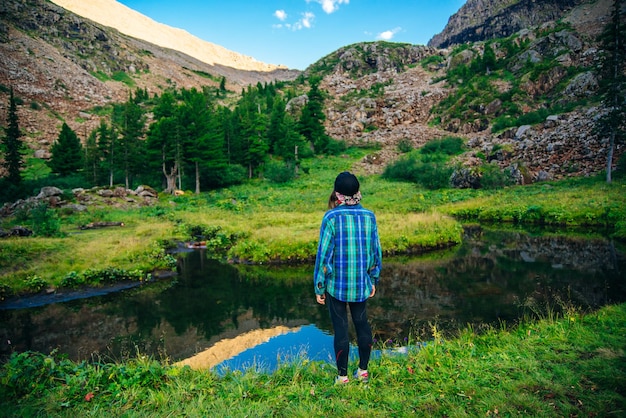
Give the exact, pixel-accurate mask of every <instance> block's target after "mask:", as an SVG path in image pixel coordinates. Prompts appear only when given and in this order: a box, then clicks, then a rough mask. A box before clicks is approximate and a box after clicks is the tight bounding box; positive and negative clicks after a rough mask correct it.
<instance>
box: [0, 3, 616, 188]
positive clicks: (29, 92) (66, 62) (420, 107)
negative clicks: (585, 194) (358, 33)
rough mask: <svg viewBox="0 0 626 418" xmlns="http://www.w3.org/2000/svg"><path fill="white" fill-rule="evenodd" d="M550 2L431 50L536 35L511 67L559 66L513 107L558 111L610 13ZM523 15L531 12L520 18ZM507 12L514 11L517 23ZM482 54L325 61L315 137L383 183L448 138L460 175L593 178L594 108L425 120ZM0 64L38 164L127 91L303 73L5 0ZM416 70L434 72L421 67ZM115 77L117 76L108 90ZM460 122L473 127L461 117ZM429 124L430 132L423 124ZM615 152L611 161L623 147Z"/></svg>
mask: <svg viewBox="0 0 626 418" xmlns="http://www.w3.org/2000/svg"><path fill="white" fill-rule="evenodd" d="M60 1H61V0H59V2H60ZM63 1H70V0H63ZM99 2H104V0H99ZM75 3H77V4H80V3H81V2H78V1H76V2H75ZM97 3H98V2H96V3H93V4H97ZM553 3H554V4H557V5H561V6H562V4H565V3H567V4H569V6H567V7H565V8H562V10H561V9H559V8H558V7H557V9H559V10H560V11H559V13H558V16H557V15H555V13H556V12H554V10H556V9H554V8H552V9H549V10H552V11H553V12H546V10H547V9H545V8H546V7H547V6H546V4H547V3H545V2H526V1H521V2H513V1H507V2H496V1H491V0H484V1H479V0H470V1H468V3H467V4H466V5H465V6H464V7H463V8H462V9H461V10H460V11H459V13H458V14H457V15H455V16H453V17H452V18H451V20H450V24H449V25H448V26H447V27H446V29H445V30H444V31H443V32H442V34H440V35H437V36H436V37H435V38H433V41H431V44H433V45H434V44H438V45H443V44H446V45H448V44H453V43H455V42H457V41H459V40H462V39H465V38H464V36H466V35H467V34H469V33H472V34H473V35H471V36H473V37H475V39H476V41H482V40H484V39H490V38H491V37H493V36H500V34H505V33H508V32H510V31H512V30H517V28H519V27H521V26H524V25H530V24H536V25H535V26H529V27H524V28H523V29H522V30H520V31H518V32H515V33H516V34H517V35H515V37H516V39H517V41H514V42H518V43H522V42H523V43H524V45H527V44H528V46H526V47H525V48H526V49H524V51H523V52H522V53H520V55H519V56H518V57H517V59H518V61H519V62H520V63H521V62H526V61H527V60H533V61H536V62H537V63H538V64H541V63H554V62H556V63H557V65H555V66H554V67H550V68H549V71H546V72H545V73H541V75H540V76H536V75H534V76H532V77H530V76H529V75H528V74H524V72H523V68H522V69H519V74H516V77H517V76H519V78H520V79H523V80H524V83H523V84H522V85H521V87H520V88H521V89H522V90H523V92H524V95H526V96H528V97H530V98H531V100H535V102H532V101H529V102H528V103H523V104H521V106H522V108H524V109H525V110H526V111H534V110H537V106H541V102H540V101H539V99H540V98H541V97H542V95H546V94H550V95H553V96H554V100H561V99H560V97H559V95H563V96H564V98H563V100H565V101H567V100H570V99H567V97H570V98H571V100H578V99H579V98H580V97H585V96H589V95H593V92H594V89H597V85H596V84H594V78H593V75H592V72H591V69H592V67H593V65H594V62H595V61H594V60H595V57H596V55H597V44H596V42H595V37H596V35H597V33H598V31H599V30H600V29H601V28H602V27H603V26H604V24H605V23H606V21H607V16H608V14H609V10H610V5H611V3H612V2H611V0H597V1H576V0H571V1H569V2H565V3H561V2H551V3H550V4H553ZM570 3H571V4H570ZM533 4H535V6H536V8H533V7H531V6H532V5H533ZM504 6H506V7H509V8H508V9H507V8H506V7H504ZM522 6H524V7H522ZM510 7H516V8H517V9H515V10H517V14H515V13H512V12H511V10H512V9H510ZM505 10H508V12H505ZM509 15H510V16H511V20H510V22H508V23H507V20H506V18H507V16H509ZM522 16H523V18H522ZM496 17H497V19H496ZM553 17H560V18H561V19H562V20H563V21H565V22H569V24H570V26H569V29H563V30H560V29H559V28H556V24H555V22H554V21H549V19H550V18H553ZM494 19H495V20H494ZM546 19H548V20H546ZM481 22H482V23H481ZM494 22H500V23H501V25H500V26H499V27H500V28H501V29H499V32H498V31H496V32H493V33H492V32H489V31H486V30H485V28H486V26H485V25H487V26H491V25H492V24H494ZM500 23H499V24H500ZM505 23H507V24H506V25H505ZM509 23H510V24H509ZM481 25H482V26H481ZM496 26H497V25H496ZM505 27H506V29H504V28H505ZM481 28H482V29H481ZM494 28H495V26H494ZM459 34H466V35H462V36H461V35H459ZM467 36H469V35H467ZM472 39H474V38H472ZM455 40H456V41H455ZM495 47H496V53H497V54H500V56H501V57H502V56H505V55H506V54H507V51H506V49H504V47H499V46H498V44H496V45H495ZM483 50H484V44H483V43H482V42H476V43H471V44H467V48H465V49H464V50H463V51H461V52H458V51H455V50H454V49H452V48H438V47H434V46H418V45H410V44H395V43H386V42H375V43H362V44H355V45H348V46H346V47H343V48H340V49H339V50H338V51H336V52H334V53H332V54H329V55H328V56H326V57H322V58H321V59H320V60H319V61H318V62H317V63H316V64H314V65H312V66H311V67H310V68H309V69H307V71H306V72H305V75H309V74H317V75H320V76H321V77H322V83H321V88H322V89H324V90H325V91H326V92H327V96H328V100H327V103H326V115H327V121H326V130H327V132H328V134H329V135H330V136H332V137H334V138H337V139H341V140H344V141H346V142H349V143H360V144H363V143H376V144H379V146H380V151H378V152H376V153H374V154H372V155H370V156H368V157H367V158H365V159H364V160H363V161H362V162H361V163H360V164H359V168H358V169H359V170H361V171H362V172H364V173H380V172H382V170H383V168H384V166H385V164H386V163H388V162H390V161H393V160H394V159H396V158H397V157H398V156H399V155H400V152H399V150H398V144H399V143H400V142H401V141H404V142H406V141H408V142H410V143H411V144H412V145H413V146H415V147H418V146H420V145H422V144H424V143H426V142H427V141H429V140H432V139H435V138H441V137H445V136H450V135H455V136H461V137H463V138H465V139H466V140H467V143H468V144H469V145H470V147H471V149H470V151H469V152H468V153H466V155H465V156H463V159H462V161H460V162H459V163H460V164H464V165H466V166H469V167H471V166H472V165H473V164H476V163H477V161H478V159H477V158H476V156H477V155H481V154H482V155H487V156H488V157H489V159H490V160H493V161H495V162H497V163H498V164H499V165H500V166H501V167H502V168H508V167H514V168H515V167H524V172H523V173H522V172H521V171H520V170H518V174H519V180H520V181H535V180H541V179H548V178H560V177H563V176H568V175H588V174H591V173H595V172H600V171H602V170H603V169H604V164H605V158H604V155H605V144H604V143H603V141H602V139H601V138H597V137H596V136H595V135H594V134H593V129H592V128H593V121H594V118H596V117H597V115H598V114H599V112H600V111H601V109H599V108H598V107H596V106H594V105H593V103H591V104H590V105H589V106H587V107H582V108H580V107H579V108H577V109H576V110H574V111H571V112H568V113H565V114H560V115H554V116H551V117H549V118H548V119H546V121H545V122H544V123H542V124H538V125H534V126H532V127H531V126H516V127H512V128H509V129H507V130H505V131H503V132H496V133H492V132H491V130H490V129H489V128H490V125H489V123H490V122H489V121H490V120H491V119H489V118H490V117H492V116H495V115H497V114H498V112H501V111H502V109H501V107H502V106H501V105H500V108H499V107H498V103H497V102H496V101H491V102H485V103H482V102H480V99H478V100H479V101H477V102H476V103H472V104H470V105H469V106H466V108H467V112H466V114H464V117H465V119H464V120H462V119H459V118H458V117H456V116H454V115H448V114H445V112H444V114H441V115H439V116H435V115H434V113H433V109H436V108H437V107H438V106H439V105H440V104H441V103H442V101H443V100H446V98H448V97H451V95H454V94H455V91H456V90H457V87H455V86H454V85H453V84H451V83H449V82H447V81H445V80H444V77H445V74H446V71H447V70H448V69H450V68H453V67H454V66H455V65H459V62H460V63H464V62H465V63H469V62H470V61H471V60H472V59H473V58H475V57H477V56H480V54H482V53H483ZM0 55H1V56H2V60H0V118H2V120H6V116H3V115H6V107H7V103H8V89H9V87H12V88H13V89H14V91H15V93H16V95H17V96H18V97H19V98H20V100H21V102H22V105H21V106H19V110H18V111H19V118H20V126H21V127H22V129H23V130H24V131H25V132H26V133H27V136H26V142H27V143H28V145H29V147H30V149H31V152H32V154H34V155H35V156H38V157H45V156H46V155H47V154H46V152H47V149H48V147H49V145H50V144H51V143H52V141H54V140H55V139H56V137H57V136H58V132H59V127H60V125H61V123H62V121H65V122H67V123H68V124H69V125H70V127H71V128H72V129H74V131H76V132H77V133H78V134H79V136H80V137H81V138H85V137H86V136H87V135H88V133H89V132H91V130H92V129H94V128H95V127H96V126H97V125H98V124H99V120H100V118H99V116H98V111H97V110H98V108H99V107H102V106H105V105H106V104H107V103H110V102H112V101H116V102H123V101H125V100H126V99H127V98H128V94H129V92H130V91H131V90H132V89H134V88H137V87H138V88H142V89H143V88H145V89H147V90H148V91H149V92H150V94H153V93H158V92H160V91H162V90H163V89H165V88H169V87H172V86H175V87H178V88H181V87H185V88H191V87H201V86H204V85H209V86H217V85H219V82H220V80H221V78H222V77H226V80H227V87H228V88H229V89H230V90H231V91H234V92H238V91H241V87H242V86H245V85H247V84H256V83H257V82H262V83H263V82H269V81H273V80H287V81H288V80H294V79H295V78H296V77H297V76H298V75H299V74H300V72H298V71H291V70H286V69H277V70H274V71H270V72H268V71H243V70H240V69H237V68H233V67H229V66H225V65H220V64H217V63H215V64H209V63H207V62H204V61H201V60H200V59H198V58H194V57H192V56H190V55H187V54H184V53H182V52H180V51H176V50H173V49H169V48H165V47H163V46H157V45H155V44H154V43H152V42H149V41H147V40H141V39H137V38H134V37H131V36H128V35H125V34H123V33H120V32H119V31H118V30H115V29H111V28H108V27H105V26H102V25H100V24H97V23H95V22H93V21H90V20H88V19H85V18H83V17H79V16H77V15H76V14H74V13H72V12H69V11H68V10H66V9H63V8H61V7H59V6H58V5H56V4H53V3H50V2H48V1H45V0H4V1H3V2H2V3H1V4H0ZM425 59H426V60H429V61H430V60H432V61H431V62H432V63H431V64H430V65H428V66H422V65H421V64H420V63H421V62H423V60H425ZM568 69H577V71H578V72H580V74H581V75H580V77H577V78H575V79H572V78H571V77H570V78H568V77H569V76H568V73H569V72H570V70H568ZM120 74H122V75H126V76H127V78H126V79H122V80H121V81H116V75H120ZM524 77H526V78H524ZM129 79H130V80H131V82H132V84H129V82H128V80H129ZM495 84H497V85H496V88H497V89H498V90H500V91H501V92H506V91H507V90H509V89H511V85H510V83H509V82H507V81H506V80H502V81H500V82H497V83H495ZM563 84H565V87H563V86H562V85H563ZM565 96H567V97H565ZM300 99H305V98H300ZM456 106H457V104H454V106H451V107H456ZM468 112H474V113H475V116H472V115H471V114H470V115H469V116H468V115H467V113H468ZM490 112H493V113H490ZM435 117H438V118H440V120H441V123H439V124H434V123H433V121H434V118H435ZM617 151H618V152H617V154H616V158H617V157H618V156H619V155H620V154H621V153H622V152H623V150H622V149H618V150H617Z"/></svg>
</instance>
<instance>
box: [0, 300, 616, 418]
mask: <svg viewBox="0 0 626 418" xmlns="http://www.w3.org/2000/svg"><path fill="white" fill-rule="evenodd" d="M624 323H626V304H622V305H619V306H608V307H604V308H602V309H601V310H599V311H597V312H593V313H583V312H570V314H569V315H566V316H555V317H545V318H543V319H541V320H538V321H523V322H522V323H520V324H519V325H518V326H516V327H513V328H510V329H504V328H503V329H500V330H496V329H489V330H487V331H486V332H484V333H481V334H477V333H475V332H474V331H473V330H472V329H471V328H468V329H466V330H463V331H462V332H460V333H459V334H458V335H456V336H444V335H442V334H441V333H440V332H439V331H438V330H437V327H436V325H433V327H432V334H433V337H432V339H431V340H430V341H428V342H426V344H424V345H422V346H421V347H420V348H419V349H415V350H408V352H407V353H406V354H403V355H400V354H394V352H393V351H391V350H387V351H383V354H382V356H381V357H379V358H375V359H373V360H372V361H371V362H370V367H369V371H370V375H371V379H370V383H369V384H367V385H363V384H359V383H357V382H350V383H349V384H348V385H342V386H336V385H334V384H333V378H334V375H335V368H334V365H331V364H329V363H326V362H319V361H316V362H311V361H309V360H307V359H306V357H301V358H298V359H294V361H291V362H288V363H283V364H281V365H280V366H279V368H278V369H277V370H276V371H275V372H274V373H272V374H267V373H259V372H256V371H254V370H249V371H247V372H229V373H226V374H225V375H224V376H222V377H220V376H218V375H216V374H215V373H213V372H211V371H207V370H192V369H190V368H188V367H184V368H181V367H179V366H173V365H169V364H167V362H165V363H160V362H157V361H155V360H154V359H150V358H147V357H142V356H139V357H138V358H136V359H134V360H131V361H129V362H126V363H120V364H112V363H102V362H99V361H95V362H92V363H86V362H83V363H79V364H76V363H73V362H71V361H68V360H65V359H63V358H62V356H59V355H58V354H56V353H51V354H49V355H46V354H39V353H22V354H15V355H14V356H12V357H11V359H10V360H9V361H8V362H7V363H6V364H4V365H3V366H2V367H1V368H0V385H1V386H0V388H1V389H2V391H0V408H1V410H2V411H3V415H4V416H7V417H18V416H20V417H21V416H59V417H70V416H72V417H73V416H96V417H100V416H102V417H104V416H126V417H148V416H150V417H161V416H163V417H165V416H209V415H211V416H212V415H216V414H219V415H220V416H228V417H243V416H268V417H269V416H272V417H274V416H296V417H312V416H314V417H318V416H319V417H322V416H342V417H344V416H345V417H348V416H350V417H352V416H375V417H377V416H380V417H383V416H384V417H388V416H413V415H415V416H486V417H499V416H531V417H563V416H621V415H623V413H624V411H625V410H626V392H624V390H623V388H624V387H626V361H625V360H626V357H625V354H624V349H623V347H624V346H626V334H624V333H623V332H622V331H623V324H624ZM382 348H384V347H382ZM96 360H97V359H96ZM351 366H352V367H356V364H352V365H351Z"/></svg>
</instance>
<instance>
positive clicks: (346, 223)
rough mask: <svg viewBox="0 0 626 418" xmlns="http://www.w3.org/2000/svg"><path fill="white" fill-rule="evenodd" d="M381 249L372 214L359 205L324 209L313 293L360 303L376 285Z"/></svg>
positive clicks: (380, 266)
mask: <svg viewBox="0 0 626 418" xmlns="http://www.w3.org/2000/svg"><path fill="white" fill-rule="evenodd" d="M381 269H382V250H381V248H380V240H379V238H378V226H377V225H376V217H375V216H374V213H373V212H372V211H370V210H367V209H364V208H363V207H362V206H361V205H360V204H357V205H352V206H349V205H340V206H337V207H336V208H334V209H331V210H329V211H327V212H326V214H325V215H324V218H323V219H322V226H321V228H320V239H319V245H318V248H317V257H316V259H315V272H314V273H313V274H314V283H315V293H316V294H318V295H323V294H324V292H328V293H329V294H330V295H331V296H332V297H334V298H335V299H338V300H341V301H343V302H362V301H364V300H366V299H367V298H368V297H369V295H370V294H371V293H372V285H376V284H378V279H379V276H380V270H381Z"/></svg>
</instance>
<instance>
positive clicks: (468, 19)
mask: <svg viewBox="0 0 626 418" xmlns="http://www.w3.org/2000/svg"><path fill="white" fill-rule="evenodd" d="M583 3H589V1H587V0H552V1H537V0H468V1H467V3H465V5H463V7H461V9H460V10H459V11H458V12H457V13H455V14H454V15H453V16H452V17H450V20H449V21H448V24H447V25H446V27H445V29H444V30H443V31H442V32H441V33H439V34H437V35H435V36H434V37H433V38H432V39H431V40H430V41H429V42H428V46H432V47H437V48H447V47H448V46H450V45H458V44H464V43H466V42H478V41H484V40H488V39H493V38H504V37H507V36H510V35H512V34H514V33H516V32H518V31H520V30H522V29H526V28H529V27H533V26H538V25H541V24H543V23H545V22H549V21H556V20H559V19H560V18H562V17H564V16H566V15H567V13H568V12H570V11H571V10H572V9H573V8H574V7H576V6H579V5H581V4H583Z"/></svg>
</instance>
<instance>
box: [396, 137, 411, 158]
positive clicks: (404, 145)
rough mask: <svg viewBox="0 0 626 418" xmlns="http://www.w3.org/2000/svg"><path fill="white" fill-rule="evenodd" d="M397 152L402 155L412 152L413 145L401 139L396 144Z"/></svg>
mask: <svg viewBox="0 0 626 418" xmlns="http://www.w3.org/2000/svg"><path fill="white" fill-rule="evenodd" d="M398 151H400V152H401V153H403V154H406V153H407V152H411V151H413V144H411V141H409V140H408V139H407V138H403V139H401V140H400V142H398Z"/></svg>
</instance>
